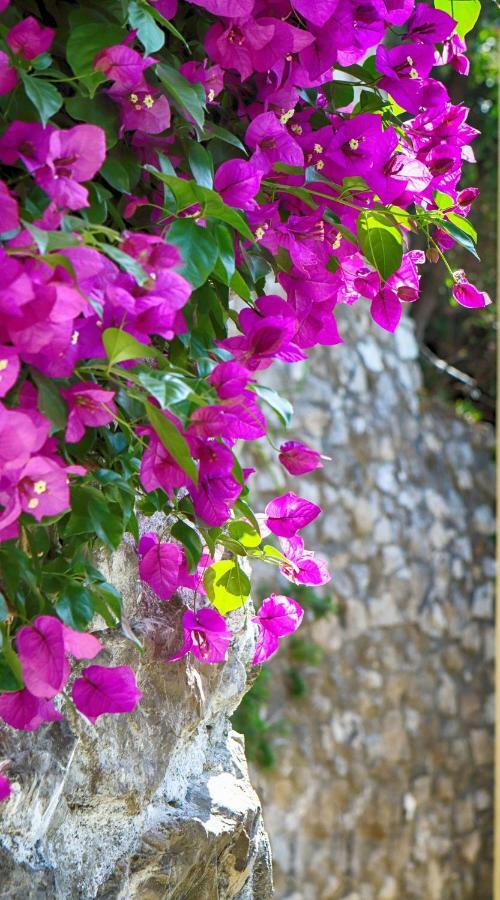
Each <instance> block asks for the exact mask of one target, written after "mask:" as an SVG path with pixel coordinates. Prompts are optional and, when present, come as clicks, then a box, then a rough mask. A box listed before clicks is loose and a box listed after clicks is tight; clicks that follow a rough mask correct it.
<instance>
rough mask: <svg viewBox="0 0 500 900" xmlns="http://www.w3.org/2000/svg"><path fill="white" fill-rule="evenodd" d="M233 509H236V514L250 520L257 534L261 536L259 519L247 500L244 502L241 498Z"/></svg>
mask: <svg viewBox="0 0 500 900" xmlns="http://www.w3.org/2000/svg"><path fill="white" fill-rule="evenodd" d="M233 509H234V512H235V513H238V514H239V515H240V516H241V517H242V518H244V519H248V521H249V522H251V523H252V525H253V527H254V528H255V530H256V531H257V533H258V534H260V528H259V523H258V521H257V519H256V518H255V514H254V512H253V509H252V508H251V507H250V506H249V505H248V503H247V502H246V501H245V500H242V499H241V498H239V499H238V500H237V501H236V503H235V504H234V507H233Z"/></svg>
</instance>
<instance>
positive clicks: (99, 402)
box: [61, 382, 116, 444]
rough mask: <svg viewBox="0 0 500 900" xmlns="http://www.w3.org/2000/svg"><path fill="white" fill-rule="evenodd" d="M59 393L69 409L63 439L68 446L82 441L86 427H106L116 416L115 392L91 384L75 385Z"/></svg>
mask: <svg viewBox="0 0 500 900" xmlns="http://www.w3.org/2000/svg"><path fill="white" fill-rule="evenodd" d="M61 393H62V396H63V397H64V399H65V400H66V403H67V404H68V409H69V415H68V424H67V426H66V434H65V438H66V440H67V441H69V443H70V444H72V443H75V441H80V440H81V439H82V437H83V435H84V434H85V428H86V426H92V427H94V428H95V427H97V426H99V425H106V424H107V423H108V422H112V421H113V419H114V417H115V415H116V406H115V404H114V402H113V398H114V396H115V392H114V391H103V390H102V388H99V387H98V386H97V385H96V384H94V383H93V382H82V383H80V384H75V385H73V386H72V387H70V388H68V389H67V390H63V391H62V392H61Z"/></svg>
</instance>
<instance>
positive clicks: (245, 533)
mask: <svg viewBox="0 0 500 900" xmlns="http://www.w3.org/2000/svg"><path fill="white" fill-rule="evenodd" d="M228 531H229V534H230V535H231V537H233V538H234V539H235V541H238V542H239V543H240V544H241V545H242V546H243V547H247V548H248V549H252V550H253V549H255V548H256V547H259V546H260V542H261V540H262V538H261V536H260V534H259V532H258V531H256V530H255V528H252V526H251V525H249V524H248V522H242V521H241V519H233V520H232V521H231V522H230V523H229V526H228Z"/></svg>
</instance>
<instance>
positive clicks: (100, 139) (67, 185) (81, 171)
mask: <svg viewBox="0 0 500 900" xmlns="http://www.w3.org/2000/svg"><path fill="white" fill-rule="evenodd" d="M105 156H106V140H105V134H104V131H103V130H102V128H99V127H98V126H97V125H75V127H74V128H68V129H67V130H64V131H63V130H55V131H53V132H52V133H51V135H50V138H49V147H48V152H47V156H46V158H45V161H44V162H45V165H43V166H42V167H41V168H40V169H37V171H36V173H35V179H36V181H37V183H38V184H39V185H40V187H42V188H43V189H44V191H45V192H46V193H47V194H48V195H49V197H51V198H52V199H53V200H55V201H56V203H57V204H58V205H59V206H62V207H67V208H68V209H81V208H82V207H84V206H88V191H87V189H86V188H84V187H83V186H82V182H83V181H90V179H91V178H93V177H94V175H95V174H96V172H98V170H99V169H100V168H101V166H102V164H103V162H104V159H105Z"/></svg>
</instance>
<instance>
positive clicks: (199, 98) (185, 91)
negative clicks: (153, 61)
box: [156, 63, 206, 128]
mask: <svg viewBox="0 0 500 900" xmlns="http://www.w3.org/2000/svg"><path fill="white" fill-rule="evenodd" d="M156 74H157V75H158V78H159V79H160V81H161V82H162V83H163V85H164V86H165V89H166V91H167V93H168V94H170V96H171V97H172V99H173V100H174V102H175V103H176V104H177V106H179V107H180V108H181V109H184V110H186V112H188V113H189V115H190V116H191V118H192V119H194V121H195V122H196V124H197V125H198V127H199V128H203V123H204V121H205V102H206V101H205V89H204V87H203V85H202V84H199V83H197V84H191V82H190V81H188V80H187V78H184V76H183V75H181V73H180V72H178V71H177V69H174V68H173V67H172V66H167V65H165V64H164V63H162V64H161V65H159V66H157V67H156Z"/></svg>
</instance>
